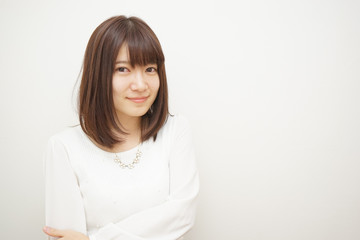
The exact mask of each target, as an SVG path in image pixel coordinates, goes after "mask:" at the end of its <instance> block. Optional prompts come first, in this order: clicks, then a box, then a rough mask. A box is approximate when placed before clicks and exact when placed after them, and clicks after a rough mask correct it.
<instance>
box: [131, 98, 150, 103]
mask: <svg viewBox="0 0 360 240" xmlns="http://www.w3.org/2000/svg"><path fill="white" fill-rule="evenodd" d="M127 99H129V100H130V101H132V102H134V103H143V102H145V101H146V100H147V99H148V97H134V98H133V97H128V98H127Z"/></svg>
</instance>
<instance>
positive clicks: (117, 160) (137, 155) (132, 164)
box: [114, 148, 142, 169]
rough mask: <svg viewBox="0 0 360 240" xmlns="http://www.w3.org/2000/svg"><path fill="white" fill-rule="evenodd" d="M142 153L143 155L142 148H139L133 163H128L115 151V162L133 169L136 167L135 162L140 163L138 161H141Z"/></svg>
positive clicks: (122, 166)
mask: <svg viewBox="0 0 360 240" xmlns="http://www.w3.org/2000/svg"><path fill="white" fill-rule="evenodd" d="M141 155H142V152H141V151H140V149H139V148H138V150H137V151H136V155H135V158H134V160H133V161H132V163H129V164H126V163H123V162H122V161H121V159H120V158H119V156H118V155H117V154H116V153H115V158H114V162H115V163H116V164H118V165H119V166H120V167H121V168H129V169H132V168H134V167H135V164H138V163H139V161H140V158H141Z"/></svg>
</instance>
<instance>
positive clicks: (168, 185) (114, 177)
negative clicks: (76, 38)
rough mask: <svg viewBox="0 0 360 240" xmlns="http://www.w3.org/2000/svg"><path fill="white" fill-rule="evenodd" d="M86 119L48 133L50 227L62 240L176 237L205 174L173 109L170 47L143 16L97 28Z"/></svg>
mask: <svg viewBox="0 0 360 240" xmlns="http://www.w3.org/2000/svg"><path fill="white" fill-rule="evenodd" d="M79 120H80V126H77V127H74V128H71V129H68V130H65V131H64V132H61V133H59V134H56V135H55V136H53V137H51V139H50V140H49V143H48V148H47V152H46V157H45V166H46V225H47V226H46V227H44V229H43V230H44V232H45V233H46V234H47V235H49V236H51V237H54V238H60V239H65V240H70V239H76V240H88V239H90V240H110V239H111V240H115V239H116V240H122V239H125V240H135V239H136V240H141V239H143V240H145V239H156V240H162V239H167V240H168V239H174V240H175V239H179V238H181V236H182V235H183V234H185V233H186V232H187V231H188V230H189V229H190V228H191V227H192V226H193V223H194V218H195V199H196V196H197V194H198V173H197V169H196V164H195V159H194V153H193V145H192V142H191V136H190V135H191V133H190V129H189V125H188V123H187V121H186V119H184V118H183V117H181V116H171V115H169V113H168V91H167V82H166V74H165V66H164V55H163V52H162V49H161V46H160V43H159V41H158V39H157V37H156V36H155V34H154V33H153V31H152V30H151V29H150V27H149V26H148V25H147V24H146V23H145V22H143V21H142V20H141V19H139V18H136V17H130V18H126V17H124V16H118V17H113V18H110V19H108V20H106V21H105V22H103V23H102V24H100V25H99V26H98V27H97V28H96V30H95V31H94V33H93V34H92V36H91V38H90V40H89V43H88V46H87V49H86V52H85V57H84V64H83V72H82V79H81V85H80V91H79Z"/></svg>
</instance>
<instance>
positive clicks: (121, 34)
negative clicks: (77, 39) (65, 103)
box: [78, 16, 169, 148]
mask: <svg viewBox="0 0 360 240" xmlns="http://www.w3.org/2000/svg"><path fill="white" fill-rule="evenodd" d="M123 44H126V46H127V47H128V51H129V58H130V59H129V60H130V64H131V65H132V66H135V65H141V66H144V65H146V64H149V63H156V64H157V69H158V75H159V79H160V86H159V90H158V94H157V97H156V99H155V101H154V103H153V105H152V106H151V108H150V109H149V111H148V112H147V113H146V114H145V115H144V116H142V117H141V141H142V142H143V141H146V140H148V139H150V138H151V137H153V139H154V141H155V140H156V136H157V133H158V132H159V130H160V129H161V127H162V126H163V125H164V123H165V121H166V119H167V116H168V113H169V110H168V89H167V81H166V73H165V64H164V61H165V58H164V54H163V52H162V49H161V45H160V42H159V40H158V38H157V37H156V35H155V33H154V32H153V31H152V30H151V28H150V27H149V26H148V25H147V24H146V23H145V22H144V21H142V20H141V19H139V18H137V17H129V18H127V17H125V16H116V17H112V18H110V19H108V20H106V21H104V22H103V23H101V24H100V25H99V26H98V27H97V28H96V29H95V31H94V32H93V34H92V35H91V37H90V40H89V42H88V45H87V48H86V51H85V56H84V63H83V69H82V78H81V83H80V90H79V99H78V110H79V120H80V125H81V127H82V129H83V131H84V132H85V133H86V134H87V135H88V137H90V138H91V139H92V140H93V141H95V142H96V143H97V144H99V145H101V146H104V147H108V148H111V147H112V146H113V145H114V144H116V143H119V142H122V141H123V139H122V138H119V137H117V136H118V134H117V133H120V134H121V135H124V134H127V133H126V129H124V128H123V127H122V125H121V123H120V122H119V120H118V118H117V117H116V111H115V106H114V100H113V91H112V77H113V73H114V69H115V61H116V57H117V55H118V53H119V50H120V48H121V46H122V45H123Z"/></svg>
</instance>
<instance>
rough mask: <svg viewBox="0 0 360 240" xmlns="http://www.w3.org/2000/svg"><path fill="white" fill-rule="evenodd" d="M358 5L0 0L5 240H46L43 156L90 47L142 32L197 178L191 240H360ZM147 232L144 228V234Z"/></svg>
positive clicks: (70, 114) (1, 234)
mask: <svg viewBox="0 0 360 240" xmlns="http://www.w3.org/2000/svg"><path fill="white" fill-rule="evenodd" d="M359 13H360V3H359V1H351V0H347V1H344V0H338V1H335V0H327V1H319V0H312V1H310V0H305V1H285V0H284V1H280V0H276V1H265V0H263V1H228V0H222V1H210V0H207V1H194V0H192V1H154V0H153V1H145V0H144V1H121V0H113V1H95V0H92V1H91V0H88V1H85V0H81V1H70V0H66V1H45V0H35V1H26V0H15V1H10V0H9V1H4V0H0V34H1V35H0V69H1V70H0V81H1V82H0V83H1V85H0V86H1V87H0V110H1V120H0V121H1V125H0V131H1V132H0V134H1V135H0V147H1V153H0V154H1V155H0V158H1V166H0V171H1V174H0V177H1V179H0V186H1V200H0V201H1V205H0V208H1V209H0V217H1V222H0V228H1V231H0V239H31V240H36V239H44V238H45V237H44V235H43V234H42V232H41V228H42V226H43V224H44V207H43V205H44V189H43V185H44V182H43V175H42V153H43V150H44V147H45V144H46V141H47V139H48V138H49V136H51V135H53V134H54V133H56V132H58V131H61V130H62V129H64V128H66V127H67V126H70V125H75V124H77V116H76V112H75V109H76V107H75V105H76V104H75V100H76V91H75V95H74V96H73V86H74V84H75V82H76V79H77V77H78V74H79V72H80V68H81V64H82V58H83V54H84V50H85V47H86V44H87V41H88V39H89V37H90V35H91V33H92V31H93V30H94V29H95V27H96V26H98V25H99V24H100V23H101V22H102V21H104V20H105V19H107V18H109V17H111V16H113V15H119V14H125V15H127V16H129V15H135V16H139V17H141V18H142V19H144V20H145V21H146V22H147V23H148V24H149V25H150V26H151V27H152V28H153V30H154V31H155V33H156V34H157V35H158V37H159V39H160V41H161V43H162V46H163V50H164V52H165V57H166V66H167V73H168V81H169V88H170V101H171V111H172V112H173V113H182V114H184V115H186V116H187V117H188V118H189V119H190V121H191V123H192V125H193V128H194V138H195V142H196V147H197V157H198V163H199V169H200V173H201V194H200V197H199V211H198V219H197V222H196V226H195V227H194V229H193V230H192V231H191V232H190V233H189V235H188V239H189V240H219V239H226V240H238V239H247V240H262V239H264V240H265V239H266V240H282V239H284V240H285V239H286V240H289V239H291V240H297V239H299V240H302V239H314V240H318V239H326V240H332V239H334V240H335V239H346V240H353V239H354V240H355V239H360V227H359V226H360V204H359V203H360V174H359V173H360V124H359V123H360V106H359V105H360V94H359V92H360V44H359V43H360V14H359ZM139 227H140V226H139Z"/></svg>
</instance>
